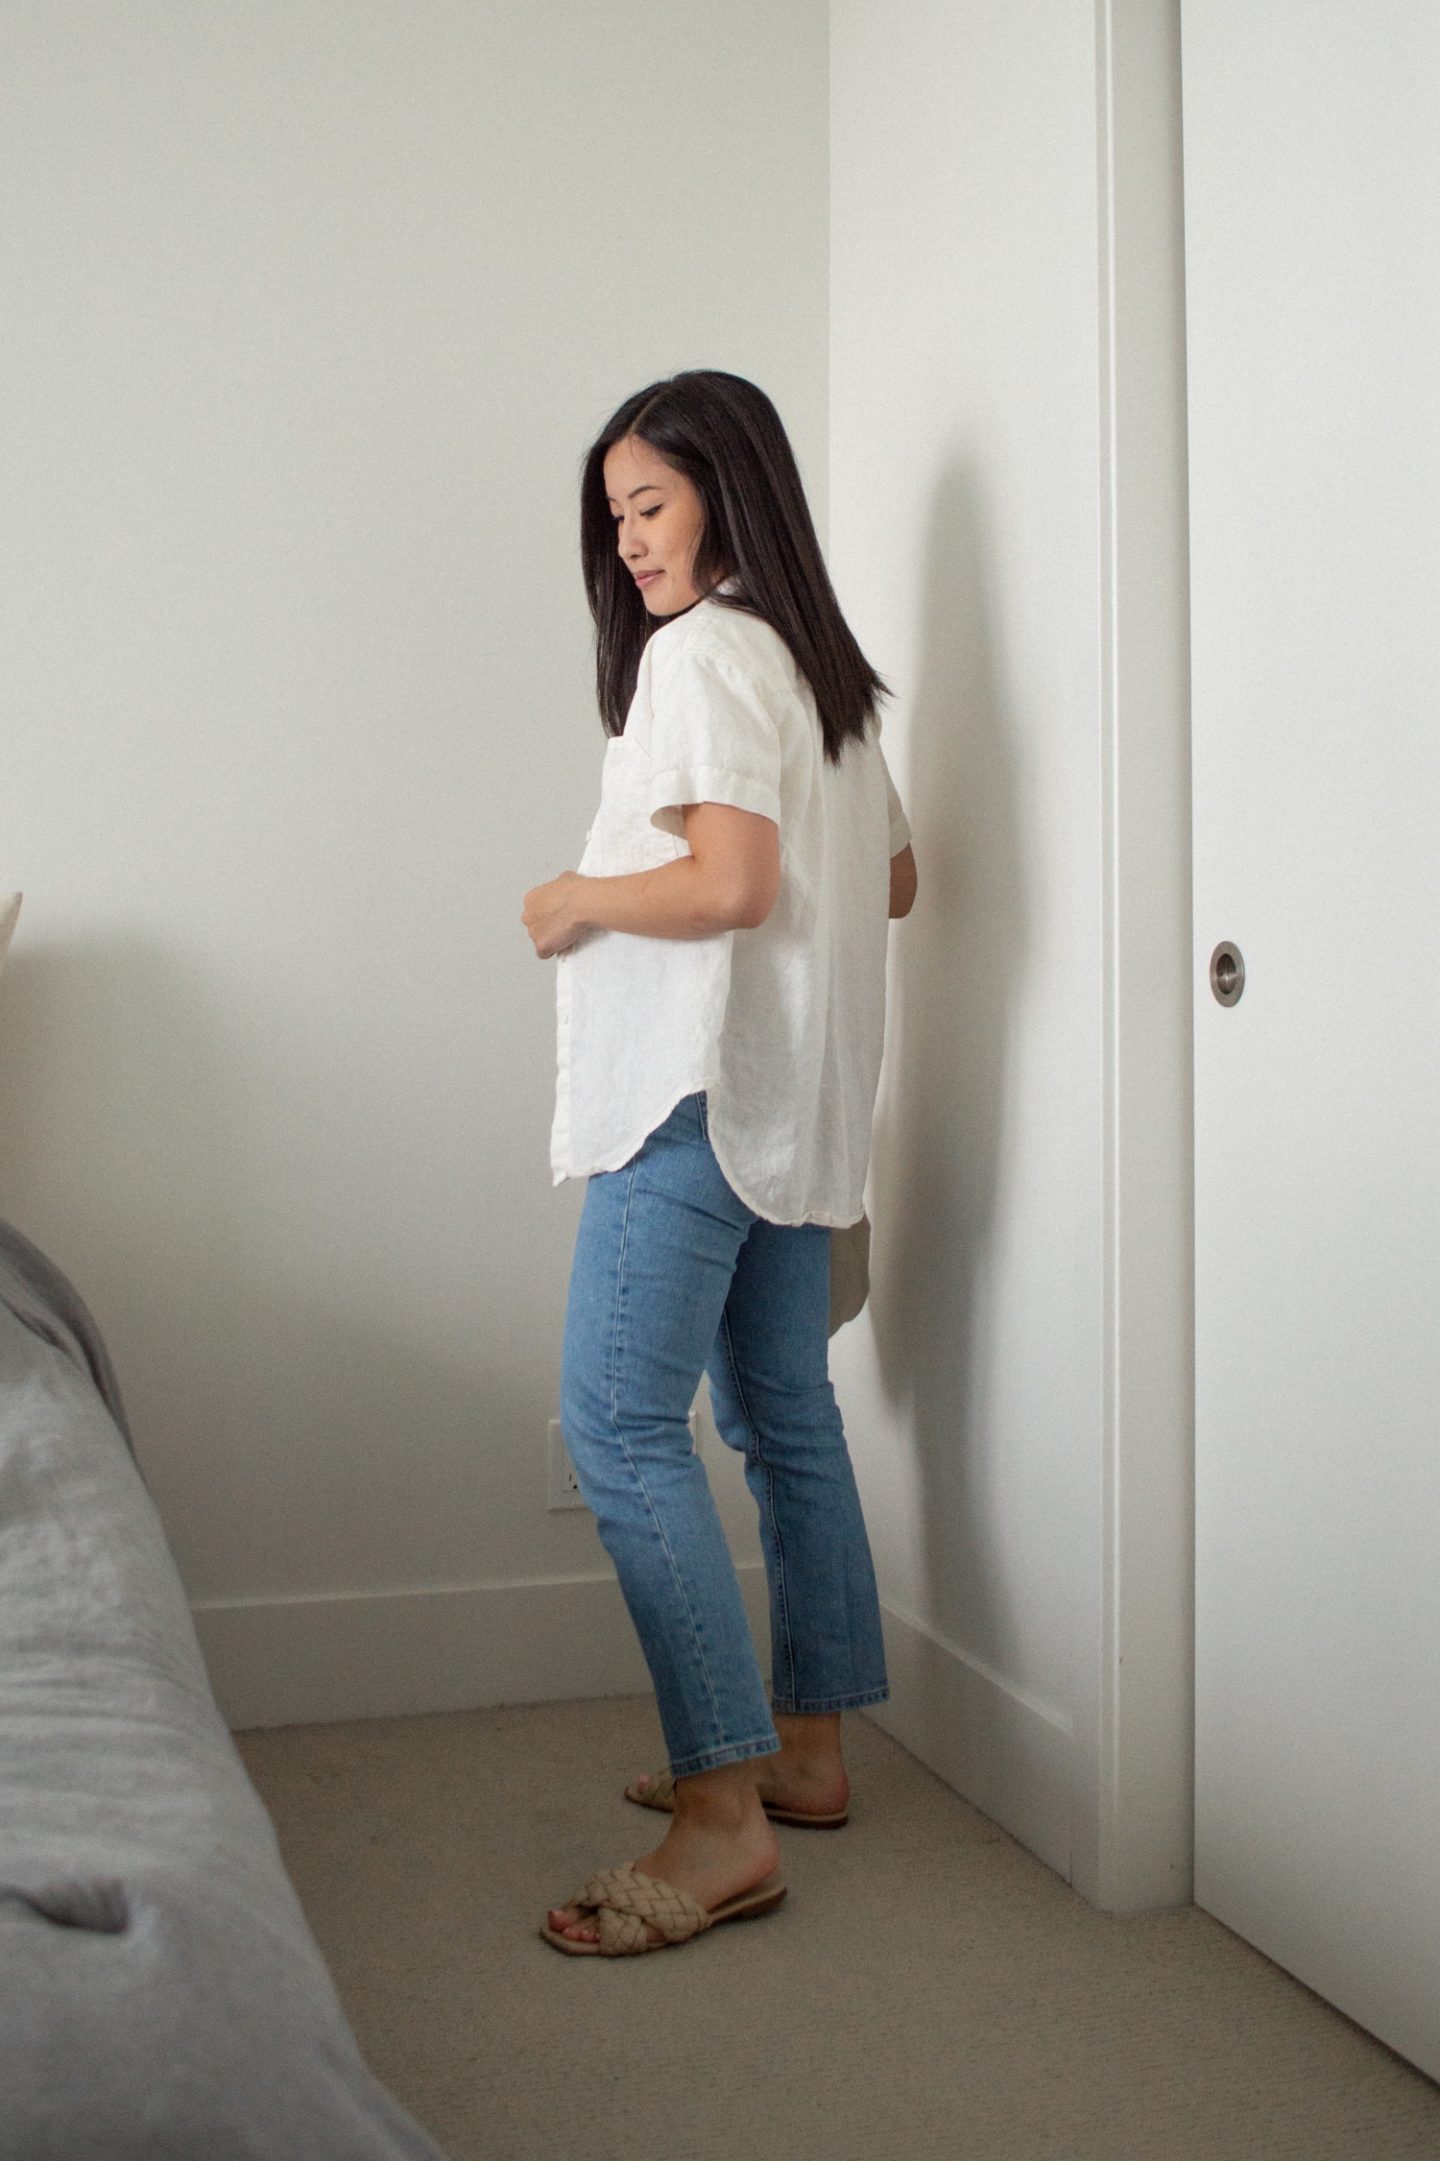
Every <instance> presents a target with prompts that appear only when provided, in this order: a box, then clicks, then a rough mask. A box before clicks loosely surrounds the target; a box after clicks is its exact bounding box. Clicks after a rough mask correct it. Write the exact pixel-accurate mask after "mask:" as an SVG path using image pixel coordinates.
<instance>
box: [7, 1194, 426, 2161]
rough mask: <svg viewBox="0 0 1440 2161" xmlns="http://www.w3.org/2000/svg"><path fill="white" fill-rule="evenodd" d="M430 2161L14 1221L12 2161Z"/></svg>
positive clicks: (71, 1324)
mask: <svg viewBox="0 0 1440 2161" xmlns="http://www.w3.org/2000/svg"><path fill="white" fill-rule="evenodd" d="M172 2156H173V2157H175V2161H182V2157H183V2161H241V2157H244V2161H342V2157H343V2161H441V2157H440V2154H439V2149H438V2148H437V2147H436V2146H435V2145H433V2144H432V2142H431V2141H430V2140H429V2139H428V2138H427V2137H426V2136H425V2135H424V2133H423V2132H422V2131H421V2130H420V2128H419V2126H418V2125H417V2124H416V2123H415V2122H414V2120H413V2118H411V2117H410V2116H408V2115H407V2114H406V2112H405V2111H404V2110H403V2109H402V2108H401V2107H400V2105H399V2103H398V2102H396V2101H395V2100H394V2099H393V2098H392V2097H391V2096H390V2095H389V2094H388V2093H387V2092H386V2091H385V2089H384V2088H383V2087H382V2086H381V2085H380V2084H379V2082H378V2081H377V2080H376V2079H375V2078H374V2077H373V2076H372V2074H371V2073H370V2071H369V2070H368V2068H367V2067H366V2065H365V2063H364V2061H363V2060H362V2058H361V2056H360V2054H359V2051H358V2048H357V2046H356V2043H355V2041H354V2038H353V2036H352V2035H351V2033H350V2030H349V2027H348V2025H347V2023H346V2021H345V2017H344V2014H343V2012H342V2011H341V2008H340V2004H339V2001H338V1999H337V1998H336V1995H335V1992H334V1988H333V1986H332V1984H331V1981H330V1977H329V1974H328V1973H327V1971H326V1968H325V1966H324V1963H323V1961H322V1959H321V1956H320V1952H319V1949H318V1947H317V1945H316V1943H315V1940H314V1938H313V1936H312V1935H311V1933H310V1929H309V1926H308V1924H307V1923H306V1921H305V1918H304V1915H303V1914H302V1912H301V1910H300V1906H299V1903H298V1901H297V1899H296V1897H295V1893H294V1891H293V1889H292V1887H291V1884H290V1881H289V1878H288V1877H287V1876H286V1874H285V1871H284V1868H283V1866H282V1864H281V1860H280V1855H279V1849H278V1847H277V1844H276V1840H275V1835H274V1831H273V1829H272V1827H271V1824H270V1819H269V1817H268V1816H267V1815H266V1813H265V1810H264V1808H263V1807H262V1805H261V1803H260V1800H259V1797H258V1796H257V1794H256V1792H255V1789H254V1787H253V1786H252V1785H251V1784H250V1781H249V1778H248V1777H247V1775H246V1772H245V1769H244V1766H243V1765H242V1763H241V1761H240V1758H239V1756H238V1755H237V1753H236V1750H235V1747H234V1745H233V1743H232V1741H231V1739H230V1735H229V1732H228V1731H227V1729H226V1727H225V1724H224V1722H223V1720H222V1719H221V1717H220V1713H219V1711H218V1710H217V1708H216V1706H215V1703H214V1700H213V1698H212V1696H211V1694H210V1688H209V1684H208V1681H207V1679H206V1675H205V1669H204V1665H203V1663H202V1661H201V1657H200V1651H199V1646H198V1644H197V1642H196V1638H195V1632H194V1628H193V1626H192V1623H191V1620H190V1613H189V1609H188V1606H187V1605H186V1601H185V1596H184V1592H183V1590H182V1588H181V1584H180V1580H179V1577H178V1575H177V1573H176V1570H175V1566H174V1563H173V1561H172V1559H171V1556H170V1552H169V1548H168V1547H167V1545H166V1543H165V1538H164V1534H163V1532H162V1530H161V1527H160V1523H159V1519H158V1517H157V1516H156V1513H155V1509H154V1506H153V1504H152V1502H151V1500H150V1498H149V1495H148V1493H147V1492H146V1489H145V1485H144V1481H143V1479H142V1477H141V1475H140V1472H139V1470H138V1468H137V1465H136V1461H135V1458H134V1454H133V1451H132V1449H131V1447H130V1445H129V1436H128V1433H127V1430H126V1424H125V1414H124V1410H123V1407H122V1404H121V1401H120V1395H119V1391H118V1389H117V1387H116V1384H115V1376H114V1374H113V1372H112V1371H111V1367H110V1361H109V1358H108V1357H107V1355H106V1351H105V1346H104V1344H103V1343H102V1341H101V1339H100V1336H99V1333H98V1331H97V1329H96V1327H95V1325H94V1322H93V1321H92V1319H91V1317H90V1315H89V1314H88V1312H87V1311H86V1309H85V1307H84V1305H83V1304H82V1302H81V1300H80V1299H79V1297H78V1296H77V1295H76V1293H75V1291H74V1290H73V1289H72V1288H71V1286H70V1284H69V1283H67V1282H66V1280H65V1278H64V1277H63V1276H62V1275H61V1274H60V1272H59V1270H58V1269H56V1268H55V1267H54V1266H53V1265H52V1264H51V1263H50V1262H49V1261H48V1260H47V1259H46V1258H45V1256H44V1255H43V1254H42V1253H40V1252H38V1251H37V1249H36V1248H35V1247H34V1246H33V1245H31V1244H29V1243H28V1241H27V1240H25V1239H24V1238H23V1237H21V1236H20V1235H19V1233H17V1232H15V1231H13V1230H12V1229H11V1228H10V1227H9V1226H8V1225H5V1224H3V1223H0V2161H170V2157H172Z"/></svg>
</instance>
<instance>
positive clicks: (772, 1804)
mask: <svg viewBox="0 0 1440 2161" xmlns="http://www.w3.org/2000/svg"><path fill="white" fill-rule="evenodd" d="M625 1798H626V1800H627V1801H634V1802H636V1803H637V1804H638V1806H639V1807H641V1808H659V1809H666V1810H670V1811H672V1812H673V1810H674V1807H675V1775H674V1773H673V1772H672V1771H669V1770H665V1771H656V1772H655V1773H654V1775H653V1776H652V1778H651V1780H650V1783H649V1785H648V1786H643V1787H642V1786H636V1785H633V1784H632V1785H629V1786H627V1787H626V1788H625ZM760 1806H761V1807H762V1808H763V1809H764V1811H765V1813H766V1815H767V1816H768V1817H769V1818H770V1819H771V1821H772V1822H773V1823H793V1824H796V1825H799V1826H800V1827H802V1828H803V1829H805V1830H807V1831H838V1830H840V1829H841V1827H842V1826H843V1825H844V1824H847V1823H848V1822H849V1821H850V1811H849V1809H848V1808H837V1809H833V1810H831V1811H830V1812H829V1813H828V1814H827V1813H825V1812H823V1811H817V1810H815V1809H812V1808H782V1807H781V1806H780V1803H779V1802H778V1801H762V1802H761V1804H760Z"/></svg>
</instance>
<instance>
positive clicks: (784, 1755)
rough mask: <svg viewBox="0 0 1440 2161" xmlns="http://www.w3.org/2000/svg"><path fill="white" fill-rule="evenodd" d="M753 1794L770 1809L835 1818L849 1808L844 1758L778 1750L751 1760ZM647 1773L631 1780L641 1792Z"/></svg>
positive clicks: (648, 1776)
mask: <svg viewBox="0 0 1440 2161" xmlns="http://www.w3.org/2000/svg"><path fill="white" fill-rule="evenodd" d="M754 1778H755V1791H756V1793H757V1794H758V1795H759V1797H760V1799H761V1801H762V1802H764V1803H765V1804H766V1805H767V1806H768V1807H772V1808H793V1809H800V1810H803V1811H804V1812H805V1813H807V1814H809V1815H812V1816H838V1815H839V1814H840V1812H841V1811H842V1810H843V1809H846V1808H848V1807H849V1806H850V1779H849V1774H848V1773H847V1771H846V1769H845V1762H844V1758H843V1757H842V1756H841V1755H840V1754H839V1752H838V1750H836V1751H835V1752H834V1753H830V1752H828V1751H827V1752H825V1753H823V1754H821V1753H817V1752H816V1751H814V1750H811V1749H806V1750H804V1751H803V1752H802V1751H800V1750H797V1749H790V1748H781V1750H780V1751H779V1753H778V1754H777V1755H769V1756H756V1757H755V1758H754ZM651 1782H652V1781H651V1774H650V1773H649V1772H648V1771H642V1772H641V1773H640V1775H639V1776H638V1777H637V1778H636V1780H635V1781H634V1783H635V1786H636V1787H637V1789H638V1790H639V1791H640V1792H641V1793H643V1792H644V1791H645V1789H646V1787H647V1786H649V1785H650V1784H651Z"/></svg>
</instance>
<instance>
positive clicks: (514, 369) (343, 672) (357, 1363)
mask: <svg viewBox="0 0 1440 2161" xmlns="http://www.w3.org/2000/svg"><path fill="white" fill-rule="evenodd" d="M826 37H827V21H826V12H825V8H824V6H823V5H822V4H821V0H791V4H788V5H787V6H786V7H785V8H783V9H775V8H772V7H770V6H768V5H767V4H765V0H739V4H736V0H731V4H730V5H728V6H727V7H725V8H723V9H716V8H712V7H710V6H708V5H706V4H703V0H680V4H672V5H670V6H668V7H666V8H663V9H658V10H657V9H648V10H636V9H635V8H633V7H630V6H624V5H617V4H612V0H541V4H527V5H526V6H524V7H510V6H503V5H476V4H475V0H449V4H447V0H418V4H407V5H405V6H399V5H395V4H391V0H272V4H239V5H234V6H227V7H223V8H197V7H195V6H193V5H191V4H190V0H132V4H129V5H127V6H125V7H123V8H118V7H116V6H114V5H113V4H111V0H70V4H68V5H67V6H65V7H63V8H56V7H49V6H44V5H29V6H25V5H21V6H12V7H9V8H7V9H6V10H5V13H4V18H3V23H0V45H3V50H0V84H3V92H0V95H3V99H4V110H3V114H0V160H3V190H4V197H5V201H6V205H7V216H6V219H5V224H4V241H3V246H4V264H3V271H4V280H3V282H4V287H5V291H6V294H7V311H6V312H7V329H6V337H5V341H4V353H5V370H6V376H5V381H4V384H3V396H0V427H3V430H4V457H5V465H6V480H5V498H6V508H5V517H4V520H3V533H4V549H5V555H4V568H3V595H0V616H3V620H4V623H5V626H6V631H5V636H6V640H7V651H6V653H5V657H4V665H3V677H4V696H5V700H6V708H7V710H6V713H5V719H4V792H5V800H4V809H5V822H4V828H3V838H0V887H3V888H7V889H8V888H11V887H19V888H23V889H24V891H25V894H26V900H25V909H24V913H23V916H22V919H21V925H20V929H19V932H18V935H17V940H16V944H15V947H14V950H13V953H12V957H11V961H10V964H9V967H8V969H7V972H6V976H5V980H4V984H3V994H0V1209H3V1211H4V1213H5V1214H7V1215H8V1216H9V1217H10V1218H11V1219H12V1220H14V1221H15V1222H17V1223H18V1224H19V1225H20V1227H21V1228H22V1229H24V1230H25V1231H26V1232H27V1233H28V1234H29V1235H30V1236H31V1237H32V1238H34V1239H35V1240H37V1241H38V1242H39V1243H40V1244H41V1245H42V1246H44V1247H45V1248H46V1249H47V1250H48V1251H50V1252H51V1253H52V1254H53V1256H54V1257H55V1258H56V1259H57V1260H58V1261H59V1262H60V1263H61V1265H62V1266H63V1267H65V1268H66V1269H67V1270H68V1271H69V1272H70V1274H71V1275H72V1276H73V1277H74V1278H75V1279H76V1281H77V1283H78V1284H79V1286H80V1288H81V1290H82V1293H83V1294H84V1295H85V1297H86V1298H87V1299H88V1300H89V1302H90V1303H91V1305H92V1306H93V1308H94V1310H95V1312H96V1314H97V1317H98V1318H99V1320H100V1322H101V1325H102V1327H103V1329H104V1331H105V1333H106V1335H107V1338H108V1340H109V1342H110V1345H111V1348H112V1351H113V1353H114V1356H115V1360H116V1363H117V1366H118V1369H119V1372H120V1374H121V1377H122V1383H123V1386H124V1389H125V1393H126V1396H127V1400H128V1406H129V1409H130V1412H131V1415H132V1419H133V1423H134V1425H135V1428H136V1430H137V1433H138V1436H139V1442H140V1450H141V1455H142V1460H143V1463H144V1467H145V1471H146V1474H147V1477H148V1479H149V1482H150V1486H151V1489H152V1492H153V1494H154V1497H155V1499H156V1502H157V1504H158V1506H159V1508H160V1511H161V1514H162V1517H163V1519H164V1522H165V1525H166V1528H167V1531H168V1532H169V1535H170V1538H171V1541H172V1544H173V1546H174V1549H175V1552H176V1555H177V1558H178V1561H179V1565H180V1569H181V1573H182V1576H183V1578H184V1581H185V1584H186V1587H187V1590H188V1591H189V1593H190V1596H191V1598H192V1601H194V1602H195V1603H196V1604H197V1606H198V1607H199V1609H200V1612H199V1619H200V1623H201V1629H202V1640H203V1641H204V1643H205V1647H206V1650H207V1655H208V1656H209V1657H210V1659H211V1663H212V1671H213V1672H214V1673H215V1676H216V1680H217V1685H218V1687H219V1689H220V1693H221V1696H222V1701H224V1702H225V1703H226V1705H227V1707H228V1709H229V1710H230V1712H231V1715H232V1717H234V1718H235V1719H236V1720H237V1721H240V1722H245V1721H249V1720H261V1719H276V1720H279V1719H284V1718H289V1717H303V1716H321V1715H333V1716H341V1715H346V1714H347V1713H351V1712H359V1711H383V1710H394V1709H406V1708H417V1707H438V1706H440V1705H442V1704H444V1703H447V1702H477V1701H483V1700H495V1699H496V1698H500V1697H507V1696H508V1697H512V1698H514V1697H523V1696H526V1695H530V1696H537V1695H546V1694H552V1695H553V1694H559V1695H564V1694H570V1693H579V1692H581V1691H582V1690H583V1689H585V1688H587V1687H595V1688H601V1689H604V1688H620V1687H637V1688H638V1687H640V1686H643V1685H644V1673H643V1667H642V1666H641V1665H640V1663H639V1658H638V1651H636V1650H635V1648H634V1644H633V1631H631V1630H630V1629H629V1625H628V1622H627V1621H626V1619H625V1616H624V1614H623V1609H622V1608H621V1606H620V1602H619V1598H618V1592H617V1591H616V1589H615V1586H614V1580H613V1571H612V1570H611V1568H610V1564H609V1562H608V1560H607V1559H606V1557H605V1555H604V1553H603V1551H602V1550H601V1548H600V1546H599V1542H598V1540H597V1538H596V1536H595V1533H594V1528H593V1524H592V1522H591V1519H590V1518H589V1516H588V1515H587V1514H584V1513H576V1514H568V1515H554V1514H550V1513H547V1510H546V1506H545V1465H544V1441H545V1430H546V1425H547V1421H548V1420H549V1419H550V1418H551V1417H552V1416H554V1415H555V1412H556V1407H557V1404H556V1399H557V1393H558V1366H559V1351H560V1332H561V1323H562V1319H563V1309H564V1295H565V1287H566V1279H567V1272H568V1267H569V1259H570V1250H571V1244H572V1240H573V1233H574V1226H575V1221H576V1218H577V1215H578V1210H579V1204H580V1200H581V1197H582V1188H581V1187H580V1185H578V1184H571V1185H566V1186H563V1187H561V1188H559V1189H558V1190H556V1189H553V1188H552V1186H551V1184H550V1173H549V1163H548V1137H549V1122H550V1113H551V1107H552V1101H553V1076H554V1007H553V999H554V977H553V971H552V970H551V969H550V968H549V966H548V965H545V964H542V963H539V962H537V961H536V959H535V957H534V953H533V950H532V948H531V946H530V943H529V940H528V939H527V937H526V936H525V933H524V931H523V928H522V926H521V923H520V919H519V916H520V903H521V896H522V894H523V892H524V891H525V889H526V888H527V887H528V886H531V885H533V884H536V883H538V882H539V881H540V880H542V879H544V878H547V877H550V876H553V875H554V874H555V873H557V872H558V871H559V870H561V869H563V868H564V867H565V866H566V865H567V864H573V862H574V861H575V859H576V856H577V854H578V851H579V845H580V841H581V839H582V837H583V834H584V830H585V827H586V825H587V824H588V822H589V820H590V818H591V816H592V815H593V808H594V795H595V790H596V788H597V786H598V776H599V766H600V758H601V749H602V743H603V737H602V735H601V731H600V725H599V721H598V719H597V718H596V716H595V710H594V694H593V685H592V680H591V674H590V665H591V664H590V643H589V618H588V614H587V612H586V609H585V604H584V596H583V592H582V589H581V585H580V579H579V570H578V547H577V514H576V480H577V471H578V463H579V459H580V456H581V454H582V452H583V450H584V448H585V447H586V445H587V444H588V442H589V440H590V437H591V435H592V433H593V431H594V429H595V428H596V427H597V426H598V425H599V423H600V422H601V420H602V419H603V418H604V417H605V415H606V414H607V413H608V412H609V411H610V409H611V408H612V406H613V405H614V404H615V403H616V402H618V400H619V399H620V398H621V397H622V396H624V395H626V394H628V393H629V392H630V391H632V390H634V389H636V388H638V387H639V386H640V385H641V384H643V383H645V382H647V381H649V380H651V379H652V378H654V377H657V376H660V375H664V374H667V373H670V372H671V371H673V370H674V369H676V368H679V367H687V366H697V365H704V366H719V367H726V368H731V369H734V370H736V371H738V372H739V373H742V374H746V375H749V376H752V377H753V378H755V379H756V380H758V381H759V382H761V383H762V384H763V385H764V386H765V387H766V388H767V389H768V390H769V392H770V393H771V395H772V396H773V397H774V398H775V400H776V402H777V404H778V406H779V408H780V410H781V412H782V414H783V415H784V416H785V419H786V421H787V424H788V425H789V427H790V430H791V433H792V437H793V440H794V442H795V446H796V450H797V454H798V456H799V458H800V462H801V465H802V468H803V471H804V475H805V479H806V482H807V486H808V488H809V490H810V493H811V499H812V502H813V504H814V508H815V511H816V515H817V520H818V522H819V523H820V526H821V530H822V533H823V530H824V520H825V514H826V452H827V412H826V339H827V320H826V292H827V261H826V199H827V198H826V189H827V170H826V153H827V127H828V115H827V104H826V98H827V63H826ZM729 1471H730V1466H729V1464H728V1462H727V1463H726V1464H725V1465H724V1466H723V1467H722V1479H721V1484H722V1490H723V1491H724V1492H725V1494H726V1508H727V1511H728V1512H729V1514H730V1517H731V1520H732V1522H733V1523H734V1526H735V1536H736V1543H737V1551H738V1552H739V1553H740V1554H741V1555H742V1558H745V1557H748V1558H750V1559H751V1560H752V1561H753V1558H754V1555H755V1554H756V1553H757V1552H758V1546H756V1544H755V1542H754V1536H753V1530H752V1528H751V1526H750V1523H749V1521H748V1518H749V1516H750V1515H752V1514H753V1511H752V1510H751V1509H750V1504H749V1501H748V1497H747V1496H745V1495H744V1493H743V1488H742V1487H740V1485H739V1483H738V1481H737V1480H736V1479H734V1478H731V1477H730V1476H729ZM747 1540H748V1541H749V1544H748V1546H747V1543H746V1542H747ZM753 1580H754V1579H753V1570H752V1588H753Z"/></svg>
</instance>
